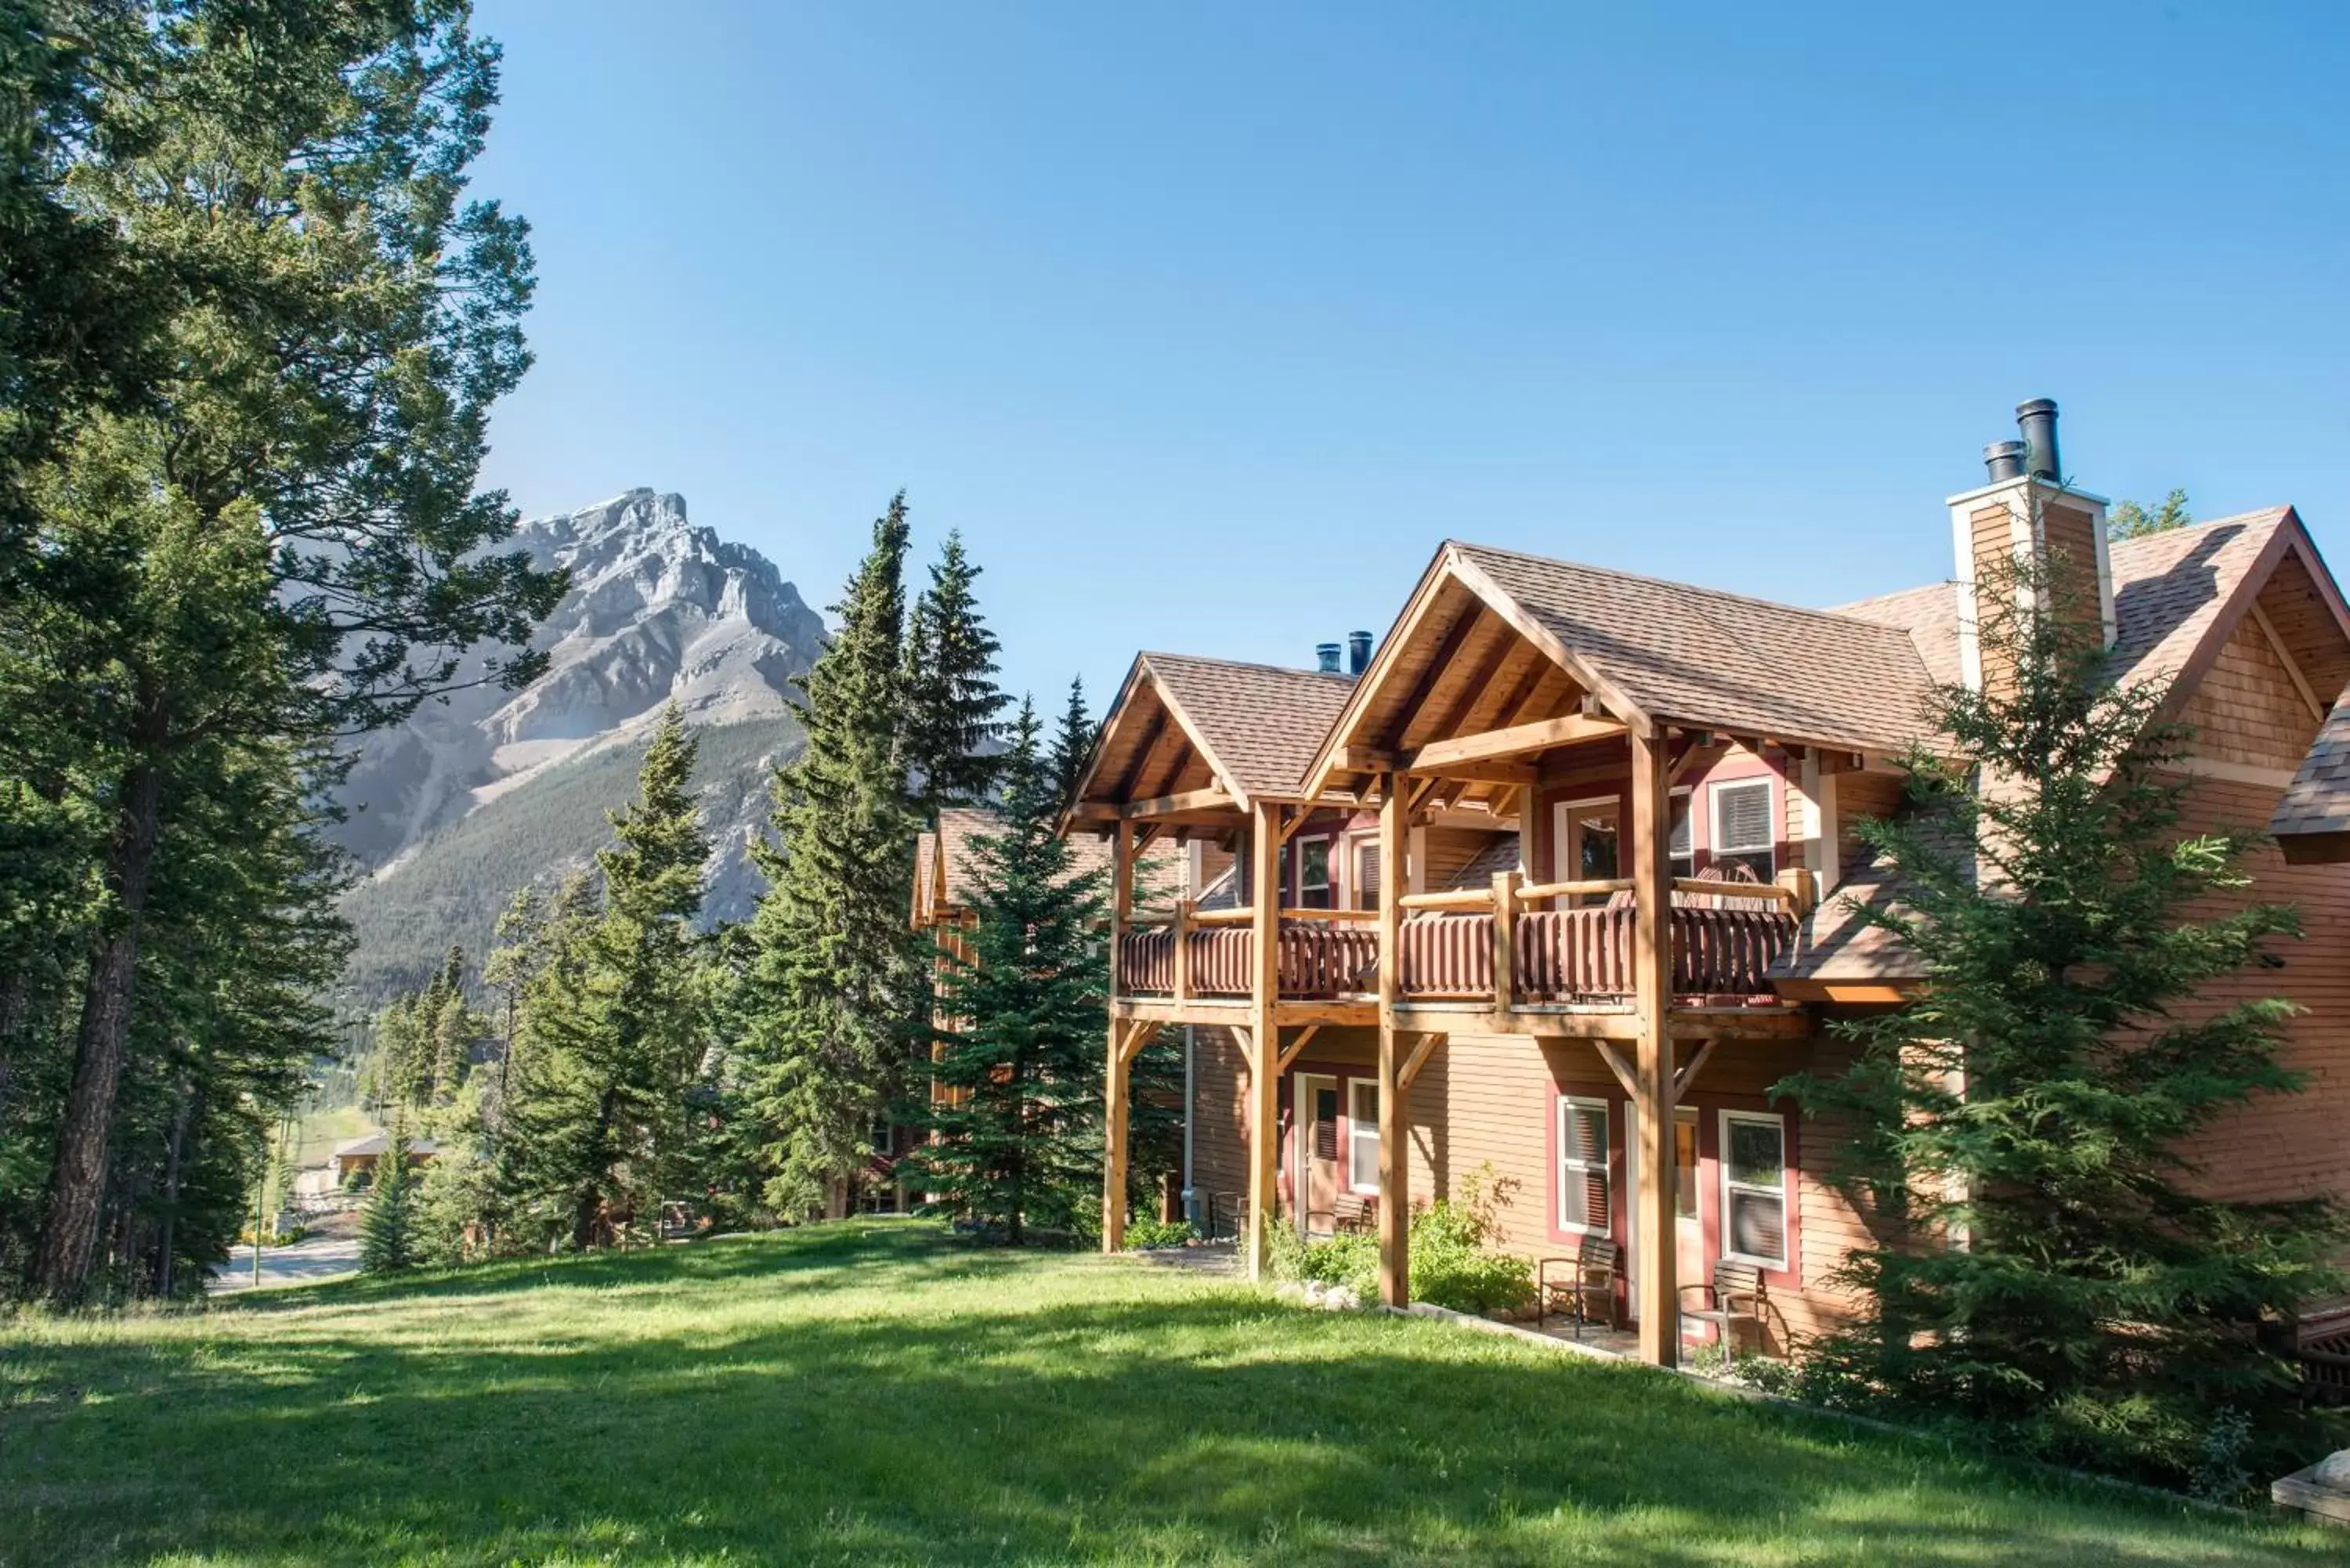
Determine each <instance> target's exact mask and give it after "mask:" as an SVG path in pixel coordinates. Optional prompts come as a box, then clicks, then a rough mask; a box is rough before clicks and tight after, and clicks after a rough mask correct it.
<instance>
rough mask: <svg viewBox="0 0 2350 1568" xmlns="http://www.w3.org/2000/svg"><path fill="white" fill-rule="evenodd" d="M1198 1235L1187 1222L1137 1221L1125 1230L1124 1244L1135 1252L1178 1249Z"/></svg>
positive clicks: (1188, 1221)
mask: <svg viewBox="0 0 2350 1568" xmlns="http://www.w3.org/2000/svg"><path fill="white" fill-rule="evenodd" d="M1198 1235H1199V1232H1198V1231H1194V1230H1192V1229H1191V1221H1190V1220H1135V1221H1133V1222H1132V1223H1131V1224H1129V1225H1128V1226H1127V1228H1126V1244H1127V1247H1128V1250H1130V1251H1140V1250H1142V1249H1143V1248H1146V1247H1180V1246H1182V1245H1184V1244H1185V1243H1187V1242H1189V1241H1193V1240H1195V1239H1197V1237H1198Z"/></svg>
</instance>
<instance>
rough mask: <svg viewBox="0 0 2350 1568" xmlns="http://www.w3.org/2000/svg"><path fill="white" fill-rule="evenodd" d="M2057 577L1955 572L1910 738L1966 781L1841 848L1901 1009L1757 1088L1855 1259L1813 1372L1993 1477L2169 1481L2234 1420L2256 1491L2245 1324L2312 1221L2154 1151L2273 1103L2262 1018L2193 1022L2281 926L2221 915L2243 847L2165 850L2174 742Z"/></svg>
mask: <svg viewBox="0 0 2350 1568" xmlns="http://www.w3.org/2000/svg"><path fill="white" fill-rule="evenodd" d="M2011 577H2012V580H2009V579H2010V578H2011ZM2076 582H2077V577H2076V576H2074V574H2072V573H2070V572H2067V571H2062V570H2058V571H2051V570H2047V569H2043V568H2040V567H2033V566H2027V567H2018V568H2016V570H2015V571H2014V572H2013V573H2012V574H2002V573H1988V574H1986V575H1985V581H1984V583H1983V584H1982V585H1981V587H1980V588H1979V597H1980V599H1981V604H1982V605H1983V606H1984V609H1983V612H1982V615H1981V625H1980V628H1979V635H1980V639H1981V647H1982V649H1983V664H1984V668H1985V669H1986V670H1991V671H1993V672H1994V675H1993V678H1992V679H1991V680H1988V681H1987V682H1986V683H1985V687H1984V689H1983V690H1981V691H1970V690H1968V689H1967V688H1965V687H1963V686H1950V687H1945V688H1942V689H1940V690H1939V691H1937V692H1936V694H1935V696H1934V699H1933V701H1932V703H1931V709H1932V711H1931V712H1930V714H1929V718H1930V720H1931V724H1930V725H1929V729H1930V730H1933V731H1938V732H1940V733H1941V734H1942V735H1944V736H1946V737H1948V740H1949V742H1950V750H1952V751H1954V752H1955V753H1956V754H1959V755H1961V756H1964V757H1966V758H1968V759H1970V763H1969V764H1966V765H1961V764H1959V763H1951V762H1948V761H1946V760H1943V758H1942V757H1939V756H1936V755H1933V754H1929V753H1926V752H1924V751H1922V750H1921V751H1918V752H1917V753H1913V754H1912V755H1911V756H1910V757H1908V760H1907V763H1906V767H1907V771H1908V789H1907V797H1906V803H1905V805H1904V808H1903V810H1902V811H1901V812H1900V813H1898V814H1897V815H1895V816H1894V817H1892V818H1891V819H1888V820H1886V821H1881V822H1869V823H1866V824H1864V825H1862V826H1861V829H1860V831H1861V833H1862V835H1863V836H1864V837H1865V838H1866V841H1867V842H1868V843H1869V844H1870V846H1872V847H1873V848H1874V849H1875V850H1876V851H1877V854H1878V856H1879V857H1880V858H1881V859H1882V860H1883V861H1885V862H1887V863H1888V864H1889V865H1890V867H1891V868H1892V871H1893V874H1894V880H1893V881H1892V883H1891V884H1890V885H1891V886H1892V887H1893V888H1897V889H1898V898H1891V899H1879V900H1876V901H1874V902H1870V903H1864V904H1857V905H1856V907H1855V915H1856V918H1857V919H1861V920H1864V921H1866V922H1867V923H1868V924H1871V925H1874V926H1877V927H1878V928H1881V929H1884V930H1885V931H1886V932H1887V934H1888V935H1889V936H1890V937H1891V938H1892V939H1893V940H1895V941H1897V942H1898V944H1899V945H1900V946H1901V947H1903V948H1906V949H1907V950H1908V951H1909V952H1911V953H1912V954H1914V955H1915V956H1916V957H1917V958H1918V960H1919V961H1921V962H1922V964H1923V967H1924V971H1925V973H1926V976H1927V984H1926V985H1925V987H1924V988H1923V990H1922V991H1921V992H1919V994H1918V998H1917V1000H1915V1001H1913V1002H1909V1003H1908V1004H1907V1005H1906V1006H1903V1007H1901V1008H1899V1009H1898V1010H1895V1011H1891V1012H1886V1013H1884V1014H1881V1015H1877V1016H1875V1017H1871V1018H1866V1019H1862V1020H1860V1021H1858V1022H1856V1023H1850V1024H1847V1025H1846V1026H1845V1033H1847V1034H1848V1035H1849V1036H1850V1038H1851V1040H1852V1042H1853V1044H1854V1046H1855V1048H1856V1060H1855V1062H1854V1064H1853V1065H1852V1067H1851V1068H1850V1070H1849V1071H1847V1072H1845V1073H1841V1074H1835V1075H1803V1076H1799V1077H1796V1078H1794V1079H1791V1080H1789V1081H1788V1082H1787V1083H1785V1084H1783V1085H1781V1086H1780V1092H1783V1093H1788V1094H1792V1095H1794V1096H1796V1097H1797V1098H1798V1099H1799V1100H1800V1102H1801V1103H1802V1104H1803V1106H1804V1109H1805V1110H1806V1111H1807V1112H1809V1113H1811V1114H1814V1115H1820V1116H1833V1117H1835V1118H1837V1119H1838V1120H1839V1121H1840V1122H1841V1124H1842V1126H1841V1127H1839V1129H1838V1130H1839V1134H1840V1135H1844V1134H1846V1131H1847V1129H1848V1130H1849V1136H1839V1137H1838V1138H1837V1147H1838V1148H1839V1151H1840V1154H1841V1156H1842V1163H1841V1164H1840V1166H1839V1167H1838V1168H1836V1170H1835V1174H1834V1179H1835V1181H1836V1183H1837V1184H1838V1185H1839V1187H1841V1188H1842V1189H1843V1190H1845V1191H1846V1192H1847V1193H1848V1194H1850V1195H1851V1196H1852V1198H1853V1199H1855V1200H1856V1203H1857V1204H1859V1205H1860V1206H1861V1207H1862V1208H1863V1210H1864V1211H1865V1212H1866V1214H1868V1215H1869V1216H1870V1217H1871V1220H1872V1223H1873V1227H1874V1231H1875V1233H1876V1234H1877V1235H1878V1236H1879V1237H1881V1238H1882V1240H1881V1241H1879V1242H1878V1244H1877V1245H1875V1246H1872V1247H1868V1248H1866V1249H1863V1250H1860V1251H1856V1252H1855V1253H1853V1254H1852V1255H1851V1257H1850V1260H1849V1262H1847V1264H1846V1267H1845V1269H1844V1270H1843V1271H1842V1272H1841V1275H1840V1278H1841V1279H1842V1281H1843V1282H1846V1283H1847V1284H1849V1285H1851V1286H1854V1287H1856V1288H1857V1289H1858V1290H1859V1291H1860V1292H1862V1293H1863V1300H1864V1301H1865V1303H1866V1314H1865V1317H1864V1319H1863V1321H1862V1322H1861V1323H1860V1324H1858V1325H1857V1326H1856V1327H1855V1328H1853V1329H1851V1330H1849V1331H1847V1332H1846V1333H1844V1334H1839V1335H1836V1336H1835V1337H1833V1338H1832V1339H1830V1340H1829V1341H1827V1342H1826V1343H1825V1345H1823V1346H1822V1347H1821V1349H1820V1351H1819V1353H1818V1355H1817V1357H1816V1358H1815V1360H1814V1364H1813V1365H1814V1372H1815V1373H1817V1374H1818V1375H1819V1376H1820V1377H1821V1378H1822V1380H1823V1386H1824V1387H1825V1388H1828V1389H1830V1390H1838V1389H1840V1391H1841V1393H1842V1394H1843V1396H1844V1397H1853V1398H1857V1399H1861V1400H1863V1401H1864V1402H1870V1401H1874V1402H1879V1403H1882V1404H1883V1405H1885V1406H1887V1407H1890V1408H1891V1409H1892V1410H1893V1411H1894V1412H1895V1413H1897V1414H1899V1415H1902V1416H1906V1417H1917V1418H1920V1419H1943V1418H1953V1417H1955V1418H1963V1419H1966V1420H1969V1421H1971V1422H1974V1423H1977V1424H1979V1425H1981V1426H1982V1427H1986V1428H1990V1429H1991V1430H1992V1431H1993V1432H1995V1433H1996V1434H1997V1435H1998V1438H1999V1439H2000V1441H2001V1442H2002V1445H2004V1446H2007V1447H2009V1448H2010V1449H2013V1450H2018V1451H2027V1452H2033V1453H2037V1454H2040V1455H2042V1456H2044V1457H2048V1458H2052V1459H2060V1460H2066V1461H2072V1462H2085V1463H2091V1464H2097V1465H2105V1466H2110V1467H2115V1468H2120V1469H2131V1470H2135V1471H2137V1473H2139V1474H2142V1475H2146V1476H2149V1477H2152V1478H2155V1479H2160V1480H2181V1479H2183V1478H2185V1477H2187V1476H2188V1475H2189V1473H2190V1472H2191V1471H2192V1469H2194V1467H2195V1465H2196V1463H2197V1462H2198V1458H2199V1447H2200V1443H2201V1440H2202V1438H2203V1436H2204V1434H2205V1433H2206V1432H2207V1431H2209V1430H2210V1429H2211V1428H2212V1424H2213V1422H2214V1421H2215V1420H2217V1419H2219V1418H2220V1417H2221V1415H2222V1413H2223V1412H2225V1411H2227V1410H2230V1409H2233V1410H2235V1411H2238V1412H2241V1413H2242V1414H2243V1415H2246V1416H2250V1417H2255V1418H2257V1419H2258V1420H2259V1421H2260V1422H2261V1423H2262V1434H2263V1436H2262V1439H2261V1440H2262V1444H2263V1445H2264V1447H2263V1454H2262V1458H2263V1459H2265V1460H2266V1461H2267V1462H2272V1463H2276V1464H2282V1463H2283V1462H2284V1453H2285V1449H2287V1448H2289V1446H2290V1445H2289V1444H2280V1443H2279V1442H2277V1439H2278V1438H2281V1437H2282V1436H2283V1435H2284V1434H2285V1433H2286V1432H2287V1430H2288V1429H2289V1428H2290V1427H2291V1425H2292V1418H2291V1412H2292V1411H2293V1407H2294V1404H2295V1400H2294V1376H2295V1374H2294V1370H2293V1366H2291V1364H2290V1363H2289V1362H2287V1361H2284V1360H2282V1359H2281V1358H2280V1357H2278V1356H2277V1355H2273V1354H2272V1353H2271V1352H2270V1351H2268V1350H2267V1349H2264V1348H2263V1346H2262V1325H2263V1324H2264V1323H2266V1322H2270V1321H2274V1320H2275V1319H2276V1318H2277V1317H2278V1316H2279V1315H2280V1314H2286V1313H2288V1312H2290V1311H2291V1309H2292V1308H2293V1304H2294V1303H2296V1302H2297V1301H2300V1300H2303V1299H2307V1298H2308V1297H2310V1296H2313V1295H2316V1294H2321V1293H2324V1292H2325V1291H2327V1290H2329V1289H2334V1288H2338V1282H2337V1281H2336V1278H2335V1276H2334V1275H2333V1274H2332V1273H2331V1272H2329V1271H2328V1269H2327V1268H2326V1267H2325V1260H2326V1258H2327V1257H2328V1255H2329V1254H2330V1253H2332V1252H2333V1251H2334V1249H2335V1248H2336V1247H2337V1246H2338V1245H2339V1244H2340V1243H2341V1241H2343V1239H2344V1235H2345V1232H2344V1228H2343V1225H2342V1221H2341V1216H2340V1214H2339V1213H2338V1212H2337V1211H2336V1210H2334V1209H2333V1208H2332V1207H2331V1206H2330V1205H2327V1204H2325V1203H2322V1202H2306V1203H2266V1204H2259V1203H2240V1202H2227V1201H2220V1200H2218V1199H2211V1198H2208V1197H2205V1196H2202V1195H2200V1194H2199V1192H2198V1191H2197V1190H2196V1189H2195V1186H2194V1183H2193V1178H2194V1177H2195V1175H2196V1174H2197V1172H2196V1168H2195V1167H2194V1165H2193V1164H2192V1162H2191V1161H2190V1160H2189V1158H2188V1157H2187V1156H2186V1155H2185V1154H2184V1153H2183V1152H2182V1144H2183V1142H2184V1141H2185V1140H2187V1139H2189V1137H2191V1136H2192V1135H2193V1134H2195V1133H2196V1132H2197V1131H2198V1130H2199V1129H2200V1128H2202V1127H2206V1126H2208V1125H2209V1124H2210V1122H2211V1120H2212V1119H2213V1118H2214V1117H2215V1116H2219V1115H2220V1114H2221V1113H2223V1112H2225V1111H2227V1110H2228V1109H2230V1108H2231V1107H2233V1106H2240V1105H2241V1104H2243V1103H2244V1102H2246V1101H2248V1100H2251V1099H2252V1098H2254V1097H2255V1096H2263V1095H2276V1094H2290V1093H2292V1092H2293V1091H2294V1090H2296V1089H2297V1088H2298V1087H2299V1086H2300V1085H2301V1082H2302V1079H2301V1075H2299V1074H2297V1073H2293V1072H2291V1071H2288V1070H2287V1069H2286V1068H2284V1067H2283V1066H2282V1064H2280V1063H2279V1061H2278V1048H2279V1042H2278V1039H2277V1036H2276V1030H2277V1028H2278V1026H2279V1025H2280V1024H2281V1023H2282V1022H2283V1021H2284V1020H2285V1018H2286V1017H2287V1016H2289V1015H2290V1014H2291V1013H2292V1012H2293V1005H2292V1003H2291V1002H2287V1001H2285V1000H2283V999H2282V998H2270V999H2267V1000H2262V1001H2252V1002H2240V1003H2237V1004H2235V1005H2221V1004H2218V1003H2208V1004H2199V1003H2198V1002H2196V1000H2195V999H2196V996H2197V993H2198V992H2199V991H2201V990H2202V989H2203V988H2204V987H2206V986H2207V985H2209V984H2210V982H2212V981H2217V980H2219V979H2220V978H2221V977H2223V976H2227V975H2230V974H2232V973H2235V972H2236V971H2240V970H2242V969H2244V968H2246V967H2247V966H2250V965H2254V964H2257V963H2259V962H2261V961H2262V960H2263V957H2264V955H2265V954H2266V952H2267V950H2268V948H2269V944H2270V943H2271V941H2272V940H2273V939H2276V938H2279V937H2283V936H2288V935H2293V934H2297V923H2296V921H2295V919H2294V917H2293V913H2292V912H2291V911H2290V910H2288V909H2281V908H2277V907H2273V906H2269V905H2263V904H2256V903H2245V902H2244V901H2243V898H2242V890H2243V889H2244V888H2246V886H2247V885H2248V882H2249V878H2248V877H2246V875H2245V874H2244V872H2243V870H2242V868H2241V867H2242V862H2243V859H2244V857H2245V855H2246V854H2247V853H2248V852H2249V851H2250V850H2251V849H2252V848H2253V847H2254V846H2255V845H2256V844H2257V843H2258V842H2259V836H2258V835H2257V834H2255V833H2253V832H2251V831H2248V830H2240V829H2196V828H2190V827H2189V826H2185V824H2186V817H2185V815H2184V814H2185V812H2186V810H2187V808H2188V805H2189V802H2188V798H2187V796H2188V791H2189V787H2190V786H2189V784H2188V783H2187V782H2182V780H2183V775H2180V774H2177V773H2176V772H2171V773H2166V772H2165V771H2164V769H2165V765H2166V764H2168V763H2174V762H2175V761H2176V760H2177V759H2178V756H2179V755H2180V753H2181V751H2182V747H2183V745H2184V742H2185V740H2186V736H2185V733H2184V732H2182V731H2181V730H2180V729H2178V727H2177V726H2175V725H2171V724H2168V723H2166V722H2163V721H2162V718H2161V702H2162V698H2163V692H2162V691H2160V690H2158V689H2157V688H2155V687H2152V686H2149V685H2142V684H2141V685H2133V686H2116V684H2115V683H2114V681H2113V680H2111V679H2110V677H2109V675H2108V672H2107V659H2106V652H2105V649H2104V648H2103V647H2102V644H2101V642H2100V640H2099V639H2098V638H2097V637H2095V635H2093V631H2092V629H2090V628H2095V615H2094V613H2093V612H2091V611H2089V610H2087V608H2086V607H2085V606H2084V605H2083V604H2082V603H2081V600H2080V598H2079V593H2078V589H2077V588H2076V587H2075V583H2076ZM2020 589H2029V590H2031V591H2030V593H2029V594H2028V595H2025V594H2020V593H2019V591H2018V590H2020ZM2035 607H2045V608H2044V609H2042V608H2035ZM1839 1380H1840V1381H1839Z"/></svg>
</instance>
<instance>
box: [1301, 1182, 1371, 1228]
mask: <svg viewBox="0 0 2350 1568" xmlns="http://www.w3.org/2000/svg"><path fill="white" fill-rule="evenodd" d="M1378 1218H1379V1200H1378V1199H1376V1198H1366V1197H1364V1196H1363V1195H1362V1194H1361V1193H1359V1192H1341V1193H1339V1194H1338V1195H1337V1196H1336V1198H1333V1199H1331V1200H1330V1207H1329V1208H1327V1209H1308V1210H1306V1211H1305V1229H1306V1230H1308V1231H1317V1230H1318V1231H1328V1232H1329V1233H1330V1234H1331V1235H1333V1236H1343V1235H1346V1234H1347V1233H1349V1232H1350V1231H1376V1230H1377V1229H1378ZM1316 1220H1321V1221H1323V1223H1321V1224H1319V1225H1317V1224H1315V1221H1316Z"/></svg>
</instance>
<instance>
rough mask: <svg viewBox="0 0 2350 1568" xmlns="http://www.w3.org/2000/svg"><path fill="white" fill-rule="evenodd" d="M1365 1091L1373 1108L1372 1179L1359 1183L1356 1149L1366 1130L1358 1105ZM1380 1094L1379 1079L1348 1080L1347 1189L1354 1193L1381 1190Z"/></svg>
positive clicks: (1370, 1126) (1371, 1135)
mask: <svg viewBox="0 0 2350 1568" xmlns="http://www.w3.org/2000/svg"><path fill="white" fill-rule="evenodd" d="M1365 1089H1368V1090H1370V1091H1371V1106H1372V1109H1371V1120H1370V1125H1369V1132H1370V1137H1371V1179H1370V1180H1369V1181H1367V1182H1364V1181H1358V1180H1357V1179H1355V1147H1356V1145H1357V1143H1358V1142H1359V1141H1360V1140H1361V1138H1362V1137H1363V1133H1364V1130H1365V1128H1364V1124H1363V1121H1362V1118H1361V1117H1360V1116H1358V1115H1357V1105H1358V1096H1361V1094H1362V1092H1363V1091H1364V1090H1365ZM1378 1092H1379V1081H1378V1079H1377V1078H1349V1079H1347V1189H1348V1190H1349V1191H1352V1192H1369V1193H1376V1192H1378V1189H1379V1155H1378V1148H1379V1118H1378Z"/></svg>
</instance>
